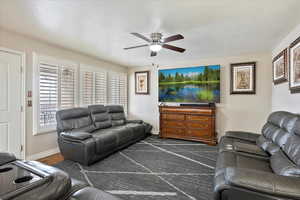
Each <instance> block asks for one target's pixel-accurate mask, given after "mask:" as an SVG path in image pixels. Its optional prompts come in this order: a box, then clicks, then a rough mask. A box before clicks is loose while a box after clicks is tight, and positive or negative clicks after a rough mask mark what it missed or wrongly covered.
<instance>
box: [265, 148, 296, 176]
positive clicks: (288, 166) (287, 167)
mask: <svg viewBox="0 0 300 200" xmlns="http://www.w3.org/2000/svg"><path fill="white" fill-rule="evenodd" d="M270 164H271V168H272V170H273V171H274V173H276V174H278V175H282V176H294V177H300V167H299V166H297V165H296V164H295V163H294V162H293V161H291V160H290V159H289V158H288V157H287V156H286V154H285V153H284V152H283V151H281V150H279V151H277V152H276V153H274V154H273V155H272V156H271V158H270Z"/></svg>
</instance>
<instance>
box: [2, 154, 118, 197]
mask: <svg viewBox="0 0 300 200" xmlns="http://www.w3.org/2000/svg"><path fill="white" fill-rule="evenodd" d="M0 183H1V184H0V199H1V200H25V199H26V200H120V199H119V198H117V197H115V196H113V195H110V194H108V193H106V192H104V191H101V190H98V189H96V188H92V187H89V186H88V185H86V184H85V183H83V182H80V181H77V180H75V179H71V178H70V177H69V175H68V174H66V173H65V172H63V171H61V170H59V169H57V168H54V167H51V166H47V165H44V164H42V163H39V162H35V161H20V160H17V159H16V158H15V157H14V155H12V154H9V153H0Z"/></svg>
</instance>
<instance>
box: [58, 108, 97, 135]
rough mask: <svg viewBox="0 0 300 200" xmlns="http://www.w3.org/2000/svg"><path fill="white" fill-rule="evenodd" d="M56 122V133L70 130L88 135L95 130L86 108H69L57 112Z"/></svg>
mask: <svg viewBox="0 0 300 200" xmlns="http://www.w3.org/2000/svg"><path fill="white" fill-rule="evenodd" d="M56 121H57V131H58V133H61V132H68V131H71V130H74V131H84V132H89V133H90V132H92V131H94V130H95V126H94V124H93V122H92V119H91V117H90V112H89V110H88V109H87V108H71V109H66V110H60V111H57V112H56Z"/></svg>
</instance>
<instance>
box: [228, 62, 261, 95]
mask: <svg viewBox="0 0 300 200" xmlns="http://www.w3.org/2000/svg"><path fill="white" fill-rule="evenodd" d="M255 67H256V62H246V63H234V64H231V77H230V94H255V93H256V88H255V87H256V86H255V83H256V72H255Z"/></svg>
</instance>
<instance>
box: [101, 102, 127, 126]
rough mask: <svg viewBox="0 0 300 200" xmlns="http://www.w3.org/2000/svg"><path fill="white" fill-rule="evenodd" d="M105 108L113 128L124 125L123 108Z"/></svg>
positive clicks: (112, 106) (117, 106) (111, 106)
mask: <svg viewBox="0 0 300 200" xmlns="http://www.w3.org/2000/svg"><path fill="white" fill-rule="evenodd" d="M106 108H107V110H108V113H109V115H110V117H111V120H112V125H113V126H120V125H124V124H125V122H126V117H125V113H124V109H123V106H120V105H109V106H106Z"/></svg>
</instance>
